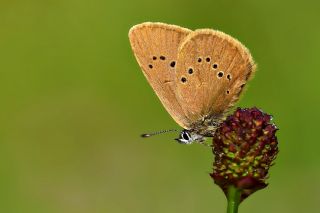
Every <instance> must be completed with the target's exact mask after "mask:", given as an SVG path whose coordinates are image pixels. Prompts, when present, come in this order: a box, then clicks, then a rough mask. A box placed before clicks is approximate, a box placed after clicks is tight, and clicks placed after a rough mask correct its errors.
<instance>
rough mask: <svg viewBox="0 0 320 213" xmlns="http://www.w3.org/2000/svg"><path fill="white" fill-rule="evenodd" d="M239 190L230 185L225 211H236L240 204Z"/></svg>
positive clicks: (234, 212) (232, 212) (230, 212)
mask: <svg viewBox="0 0 320 213" xmlns="http://www.w3.org/2000/svg"><path fill="white" fill-rule="evenodd" d="M240 197H241V190H240V189H237V188H236V187H235V186H233V185H231V186H229V188H228V207H227V213H237V212H238V207H239V204H240Z"/></svg>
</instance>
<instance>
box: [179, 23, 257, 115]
mask: <svg viewBox="0 0 320 213" xmlns="http://www.w3.org/2000/svg"><path fill="white" fill-rule="evenodd" d="M254 71H255V65H254V62H253V59H252V57H251V54H250V52H249V51H248V50H247V48H246V47H245V46H243V45H242V44H241V43H240V42H239V41H237V40H236V39H234V38H232V37H231V36H228V35H226V34H224V33H222V32H219V31H215V30H209V29H203V30H196V31H194V32H192V33H190V34H189V35H188V37H187V38H186V39H185V40H184V42H183V43H182V44H181V46H180V48H179V53H178V64H177V68H176V72H177V73H176V79H175V80H176V86H177V91H176V93H177V99H178V102H179V103H180V104H181V107H182V109H183V111H184V113H185V114H186V116H187V117H188V119H190V120H192V121H197V120H201V119H203V118H204V117H206V116H212V115H222V114H223V113H224V112H225V111H226V110H227V109H229V108H230V107H232V106H233V105H234V103H235V102H236V101H237V100H238V99H239V95H240V93H241V91H242V90H243V87H244V86H245V84H246V82H247V80H248V79H249V77H250V76H251V75H252V74H253V73H254Z"/></svg>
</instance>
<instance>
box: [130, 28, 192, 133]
mask: <svg viewBox="0 0 320 213" xmlns="http://www.w3.org/2000/svg"><path fill="white" fill-rule="evenodd" d="M190 32H192V31H191V30H188V29H185V28H181V27H178V26H174V25H167V24H162V23H143V24H139V25H136V26H134V27H132V28H131V29H130V32H129V39H130V43H131V47H132V49H133V52H134V55H135V57H136V59H137V61H138V63H139V65H140V67H141V68H142V71H143V74H144V75H145V77H146V78H147V80H148V82H149V84H150V85H151V87H152V88H153V90H154V91H155V93H156V94H157V96H158V97H159V99H160V101H161V103H162V104H163V105H164V107H165V109H166V110H167V111H168V112H169V114H170V115H171V116H172V118H173V119H174V120H175V121H176V122H177V123H178V124H179V125H180V126H182V127H183V128H188V126H189V124H190V121H189V120H188V119H187V117H186V116H185V114H184V111H183V110H182V107H181V105H180V104H179V102H178V100H177V98H176V95H175V90H176V85H175V75H176V64H177V56H178V49H179V46H180V45H181V43H182V41H183V40H184V39H185V38H186V37H187V36H188V34H189V33H190Z"/></svg>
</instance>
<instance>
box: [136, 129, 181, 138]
mask: <svg viewBox="0 0 320 213" xmlns="http://www.w3.org/2000/svg"><path fill="white" fill-rule="evenodd" d="M177 131H178V130H176V129H167V130H161V131H158V132H153V133H149V134H142V135H141V137H143V138H148V137H151V136H154V135H159V134H163V133H167V132H177Z"/></svg>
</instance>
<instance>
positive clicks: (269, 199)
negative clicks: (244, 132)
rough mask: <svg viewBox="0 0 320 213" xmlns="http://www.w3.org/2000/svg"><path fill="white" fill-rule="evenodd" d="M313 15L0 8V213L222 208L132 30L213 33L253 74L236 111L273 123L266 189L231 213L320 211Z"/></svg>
mask: <svg viewBox="0 0 320 213" xmlns="http://www.w3.org/2000/svg"><path fill="white" fill-rule="evenodd" d="M319 11H320V5H319V4H318V3H316V1H314V2H312V1H289V0H286V1H276V0H270V1H236V0H228V1H222V0H220V1H213V0H211V1H207V0H203V1H192V2H191V1H183V0H175V1H173V0H162V1H146V0H145V1H142V0H136V1H121V0H118V1H108V0H104V1H102V0H91V1H89V0H87V1H86V0H77V1H76V0H55V1H53V0H48V1H40V0H29V1H21V0H20V1H19V0H12V1H1V7H0V97H1V104H0V212H6V213H11V212H13V213H20V212H33V213H37V212H41V213H42V212H46V213H50V212H59V213H61V212H68V213H69V212H81V213H82V212H83V213H85V212H86V213H87V212H97V213H100V212H115V213H118V212H131V213H134V212H139V213H142V212H155V213H157V212H159V213H160V212H185V213H187V212H190V213H191V212H225V206H226V201H225V198H224V195H223V193H222V192H221V191H220V189H219V188H218V187H217V186H215V185H214V184H213V183H212V181H211V179H210V178H209V175H208V173H209V172H210V171H211V164H212V159H213V156H212V154H211V150H209V149H208V148H206V147H204V146H201V145H197V144H195V145H192V146H183V145H180V144H177V143H175V142H174V141H173V140H172V139H173V138H174V137H176V135H174V134H172V135H170V134H168V135H162V136H158V137H154V138H152V139H149V140H143V139H141V138H139V135H140V133H143V132H149V131H154V130H161V129H168V128H169V129H170V128H178V126H177V125H176V124H175V123H174V121H173V120H172V119H171V118H170V116H169V115H168V114H167V112H166V111H165V110H164V108H163V107H162V105H161V104H160V102H159V101H158V99H157V97H156V96H155V94H154V93H153V91H152V90H151V88H150V86H149V85H148V83H147V82H146V80H145V78H144V76H143V75H142V72H141V71H140V68H139V67H138V65H137V63H136V61H135V58H134V57H133V54H132V52H131V49H130V46H129V41H128V35H127V34H128V30H129V28H130V27H131V26H133V25H135V24H138V23H141V22H144V21H161V22H166V23H171V24H177V25H181V26H183V27H187V28H190V29H197V28H214V29H219V30H221V31H224V32H226V33H228V34H230V35H232V36H234V37H236V38H238V39H239V40H240V41H241V42H243V43H244V44H245V45H246V46H247V47H248V48H249V49H250V50H251V52H252V54H253V57H254V58H255V60H256V62H257V63H258V67H259V69H258V72H257V74H256V76H255V78H254V79H253V80H252V81H251V82H250V84H249V88H248V90H247V92H246V94H245V95H244V96H243V98H242V100H241V101H240V102H239V103H238V106H243V107H245V106H258V107H260V108H262V109H263V110H264V111H266V112H268V113H271V114H273V115H274V120H275V122H276V123H277V125H278V126H279V127H280V131H279V132H278V138H279V142H280V153H279V156H278V159H277V160H276V165H275V166H274V167H273V168H272V169H271V173H270V174H271V176H270V179H269V183H270V185H269V186H268V188H267V189H265V190H262V191H259V192H257V193H256V194H254V195H252V197H250V198H249V199H248V200H246V201H245V202H244V203H243V204H242V205H241V206H240V212H261V213H263V212H316V210H317V209H318V204H319V202H320V183H319V180H320V169H319V168H320V166H319V163H320V159H319V149H320V142H319V139H318V134H319V132H318V131H319V130H318V128H319V119H320V113H319V109H320V100H319V92H320V83H319V77H320V70H319V67H320V60H319V50H320V39H319V38H320V28H319V20H320V14H319Z"/></svg>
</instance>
